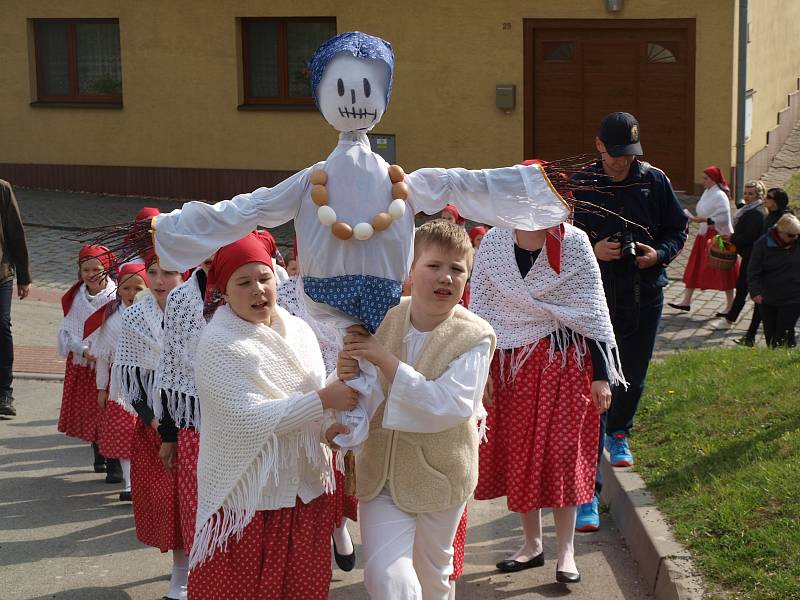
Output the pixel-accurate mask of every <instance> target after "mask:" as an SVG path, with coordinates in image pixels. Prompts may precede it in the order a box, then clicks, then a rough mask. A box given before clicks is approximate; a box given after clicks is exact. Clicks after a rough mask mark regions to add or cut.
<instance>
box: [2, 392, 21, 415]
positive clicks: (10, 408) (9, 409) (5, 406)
mask: <svg viewBox="0 0 800 600" xmlns="http://www.w3.org/2000/svg"><path fill="white" fill-rule="evenodd" d="M0 415H2V416H4V417H16V416H17V409H16V408H14V398H13V396H2V397H0Z"/></svg>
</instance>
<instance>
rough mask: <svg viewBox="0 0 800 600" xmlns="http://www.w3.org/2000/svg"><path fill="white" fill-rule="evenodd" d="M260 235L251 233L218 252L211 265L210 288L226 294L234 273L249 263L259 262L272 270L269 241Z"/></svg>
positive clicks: (209, 274) (209, 273)
mask: <svg viewBox="0 0 800 600" xmlns="http://www.w3.org/2000/svg"><path fill="white" fill-rule="evenodd" d="M259 233H261V232H259ZM259 233H251V234H249V235H247V236H245V237H243V238H242V239H240V240H239V241H237V242H233V243H232V244H228V245H227V246H223V247H222V248H220V249H219V250H218V251H217V253H216V255H215V256H214V262H213V263H211V269H209V271H208V283H209V287H211V286H213V287H214V288H216V289H217V290H219V292H220V293H223V294H224V293H225V290H226V289H227V287H228V280H229V279H230V278H231V275H233V272H234V271H235V270H236V269H238V268H239V267H241V266H242V265H246V264H248V263H252V262H258V263H262V264H265V265H267V266H268V267H269V268H270V269H272V255H271V254H270V251H269V248H268V245H269V244H268V240H266V237H265V236H262V235H259ZM270 238H272V236H270ZM273 244H274V240H273Z"/></svg>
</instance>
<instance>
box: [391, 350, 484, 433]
mask: <svg viewBox="0 0 800 600" xmlns="http://www.w3.org/2000/svg"><path fill="white" fill-rule="evenodd" d="M490 347H491V346H490V344H489V341H488V340H486V341H482V342H480V343H479V344H478V345H476V346H475V347H473V348H472V349H470V350H468V351H467V352H465V353H464V354H462V355H461V356H459V357H458V358H456V359H455V360H454V361H453V362H451V363H450V366H449V367H448V368H447V370H446V371H445V372H444V373H443V374H442V375H441V376H440V377H438V378H437V379H432V380H428V379H426V378H425V376H424V375H422V374H421V373H419V372H418V371H416V370H415V369H414V368H413V367H411V366H409V365H407V364H405V363H403V362H401V363H400V365H399V366H398V368H397V374H396V375H395V377H394V382H393V383H392V386H391V389H390V391H389V399H388V400H387V401H386V412H385V413H384V416H383V426H384V427H385V428H386V429H395V430H397V431H408V432H413V433H438V432H440V431H445V430H447V429H450V428H452V427H455V426H456V425H458V424H460V423H463V422H464V421H467V420H468V419H470V418H471V417H472V416H473V415H476V416H478V413H479V412H482V410H481V409H482V407H483V404H482V398H483V388H484V386H485V385H486V379H487V377H488V376H489V364H490V362H491V357H490V356H489V349H490Z"/></svg>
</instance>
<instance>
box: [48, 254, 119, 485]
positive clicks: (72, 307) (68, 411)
mask: <svg viewBox="0 0 800 600" xmlns="http://www.w3.org/2000/svg"><path fill="white" fill-rule="evenodd" d="M113 266H114V256H113V255H112V254H111V253H110V252H109V251H108V248H106V247H104V246H93V245H88V246H84V247H83V248H81V250H80V252H79V253H78V281H77V282H76V283H75V285H73V286H72V287H71V288H70V289H69V291H68V292H67V293H66V294H64V296H63V297H62V298H61V307H62V308H63V311H64V318H63V320H62V321H61V325H60V326H59V328H58V352H59V353H60V354H61V356H63V357H64V358H66V359H67V366H66V369H65V371H64V391H63V394H62V396H61V414H60V415H59V418H58V430H59V431H60V432H62V433H66V434H67V435H68V436H70V437H76V438H80V439H82V440H85V441H87V442H91V444H92V448H93V450H94V471H95V473H105V471H106V462H105V459H104V458H103V456H102V455H101V454H100V451H99V449H98V447H97V425H98V422H99V418H100V414H101V413H100V410H99V409H98V407H97V388H96V387H95V371H94V363H95V355H94V353H93V352H92V344H93V343H94V338H93V336H89V337H88V338H86V339H83V326H84V322H85V321H86V319H88V318H89V316H90V315H91V314H92V313H93V312H94V311H96V310H97V309H98V308H100V307H101V306H103V305H104V304H105V303H106V302H108V301H109V300H110V299H112V298H113V297H114V290H115V289H116V284H115V283H114V281H113V280H112V279H111V278H110V277H109V276H108V273H109V271H111V270H112V268H113Z"/></svg>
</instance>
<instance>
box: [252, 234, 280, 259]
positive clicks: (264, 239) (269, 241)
mask: <svg viewBox="0 0 800 600" xmlns="http://www.w3.org/2000/svg"><path fill="white" fill-rule="evenodd" d="M254 233H255V234H256V236H258V238H259V239H260V240H261V243H262V244H264V247H265V248H266V249H267V252H269V255H270V256H271V257H272V258H275V255H276V254H277V253H278V244H277V243H276V242H275V238H274V237H272V234H271V233H270V232H269V231H267V230H266V229H259V230H257V231H255V232H254ZM270 268H272V265H270Z"/></svg>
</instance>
